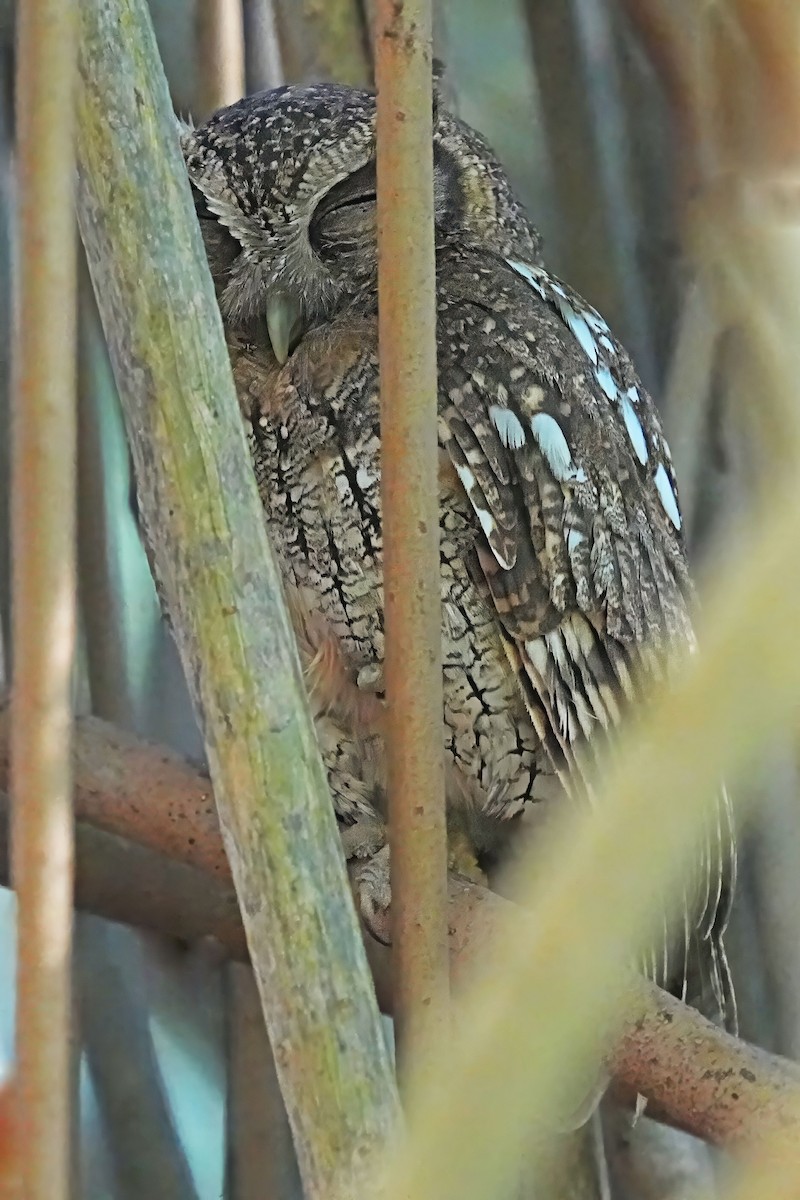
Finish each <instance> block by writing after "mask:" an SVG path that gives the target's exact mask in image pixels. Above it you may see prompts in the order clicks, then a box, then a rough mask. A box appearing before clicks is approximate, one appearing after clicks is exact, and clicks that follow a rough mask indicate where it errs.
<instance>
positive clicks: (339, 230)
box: [309, 163, 375, 255]
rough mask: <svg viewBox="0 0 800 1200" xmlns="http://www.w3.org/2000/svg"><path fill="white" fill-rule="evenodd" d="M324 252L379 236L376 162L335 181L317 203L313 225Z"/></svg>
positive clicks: (312, 231) (317, 246)
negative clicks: (376, 217)
mask: <svg viewBox="0 0 800 1200" xmlns="http://www.w3.org/2000/svg"><path fill="white" fill-rule="evenodd" d="M309 234H310V237H311V244H312V246H313V247H314V249H315V250H316V251H317V252H318V253H321V254H323V255H324V254H325V252H326V251H336V250H343V249H346V248H348V247H351V246H357V245H360V244H362V243H363V242H364V241H365V240H366V239H369V238H374V236H375V164H374V163H367V165H366V166H365V167H362V168H361V169H360V170H358V171H355V172H354V173H353V174H352V175H348V177H347V178H346V179H343V180H341V181H340V182H339V183H337V184H335V185H334V186H333V187H332V188H331V189H330V191H329V192H328V193H327V194H326V195H325V196H323V198H322V200H321V201H320V202H319V204H318V205H317V208H316V211H315V213H314V216H313V218H312V221H311V226H310V229H309Z"/></svg>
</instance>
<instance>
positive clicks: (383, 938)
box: [355, 846, 392, 946]
mask: <svg viewBox="0 0 800 1200" xmlns="http://www.w3.org/2000/svg"><path fill="white" fill-rule="evenodd" d="M355 887H356V895H357V897H358V907H359V910H360V912H361V916H362V918H363V920H364V924H365V925H366V927H367V929H368V930H369V931H370V933H371V934H372V936H373V937H374V938H375V939H376V940H377V941H379V942H382V943H383V944H384V946H389V945H391V936H390V934H389V922H388V911H389V908H390V906H391V903H392V889H391V884H390V882H389V847H388V846H384V847H383V849H382V850H379V851H378V853H377V854H374V855H373V856H372V858H370V859H368V860H367V861H366V862H365V863H364V864H363V865H362V866H359V867H358V869H357V870H356V872H355Z"/></svg>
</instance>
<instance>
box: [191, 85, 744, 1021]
mask: <svg viewBox="0 0 800 1200" xmlns="http://www.w3.org/2000/svg"><path fill="white" fill-rule="evenodd" d="M183 143H184V152H185V155H186V160H187V165H188V168H189V174H190V178H191V180H192V183H193V185H194V189H195V195H196V201H197V209H198V215H199V217H200V220H201V226H202V228H203V232H204V237H205V241H206V246H207V249H208V253H209V261H210V263H211V267H212V273H213V275H214V279H215V283H216V286H217V291H218V295H219V297H220V305H221V308H222V312H223V316H224V318H225V323H226V330H227V335H228V342H229V347H230V351H231V358H232V362H233V367H234V375H235V379H236V384H237V390H238V394H239V398H240V403H241V407H242V412H243V416H244V418H245V420H246V421H247V422H248V425H249V436H250V443H251V449H252V453H253V462H254V466H255V471H256V477H257V480H258V485H259V489H260V492H261V496H262V499H263V502H264V508H265V512H266V517H267V522H268V527H269V531H270V534H271V537H272V541H273V544H274V546H275V550H276V552H277V555H278V558H279V560H280V563H281V567H282V570H283V576H284V580H285V584H286V590H287V597H288V600H289V604H290V608H291V611H292V614H293V619H294V624H295V629H296V632H297V635H298V643H299V646H300V650H301V655H302V657H303V661H304V664H305V667H306V673H307V678H308V682H309V691H310V695H311V699H312V704H313V706H314V712H315V717H316V721H317V730H318V734H319V739H320V746H321V749H322V754H323V758H324V761H325V764H326V767H327V770H328V774H329V779H330V783H331V791H332V794H333V798H334V803H335V805H336V810H337V813H338V815H339V817H340V819H341V821H342V822H343V824H344V825H345V826H347V828H348V833H347V834H346V838H345V844H346V846H347V848H348V850H349V852H351V853H356V854H372V853H373V852H374V851H375V850H376V849H378V848H379V847H380V846H381V845H382V842H383V840H384V829H383V824H382V813H383V803H384V784H385V780H384V764H383V753H382V720H383V700H382V676H381V666H382V662H383V614H382V595H381V585H382V572H381V561H382V546H381V519H380V477H379V459H380V441H379V405H378V360H377V321H376V318H377V283H376V274H377V271H376V251H375V195H374V194H375V166H374V101H373V98H372V97H371V96H368V95H366V94H365V93H358V92H353V91H351V90H348V89H344V88H333V87H317V88H307V89H293V88H287V89H279V90H277V91H276V92H272V93H264V94H262V95H260V96H257V97H253V98H251V99H248V100H245V101H242V102H241V103H239V104H237V105H234V106H233V107H232V108H230V109H227V110H224V111H223V112H221V113H220V114H217V116H215V117H213V118H212V119H211V121H210V122H208V123H207V124H206V125H205V126H203V127H201V128H200V129H198V130H192V131H186V132H185V134H184V137H183ZM434 149H435V209H436V249H437V282H438V317H437V340H438V360H439V414H440V419H439V431H440V461H441V470H440V481H441V579H442V606H443V608H442V612H443V617H442V636H443V653H444V689H445V711H444V729H443V752H444V755H445V761H446V770H447V793H448V803H449V809H450V814H451V818H452V821H453V824H454V826H455V827H457V829H458V831H459V835H460V834H463V833H464V832H465V831H466V833H467V834H468V837H469V841H470V843H471V845H472V846H473V847H474V849H475V851H476V852H477V853H478V854H479V855H482V854H483V855H485V854H493V853H495V852H497V851H498V850H499V849H500V848H501V847H502V845H503V843H504V842H505V840H506V839H507V837H508V834H509V831H510V830H511V829H512V828H513V827H514V825H515V818H516V817H518V816H519V815H520V814H521V813H522V812H523V810H524V809H526V807H527V806H528V805H529V803H530V802H531V801H533V800H536V799H538V798H541V797H542V796H544V795H547V794H550V795H553V792H554V784H555V779H554V777H555V776H557V777H558V780H559V781H560V785H561V786H562V787H564V788H565V789H566V791H567V794H568V795H570V796H572V797H573V798H574V797H579V796H581V797H585V796H586V795H587V794H588V793H589V792H590V785H589V783H588V782H587V774H588V773H587V772H586V770H585V766H586V755H587V753H588V752H589V751H591V750H596V749H597V748H598V747H599V746H600V745H601V744H602V743H603V742H607V741H608V738H609V735H611V734H612V733H613V730H614V729H615V728H616V727H617V725H618V722H619V720H620V718H621V717H622V715H623V712H624V710H625V708H626V707H627V706H629V705H631V704H635V703H636V701H637V698H638V696H639V694H640V692H639V689H640V685H641V681H642V680H643V679H646V678H648V677H652V676H654V675H655V676H660V675H662V674H663V673H664V671H665V670H666V669H667V659H666V656H667V651H668V649H669V647H670V645H671V644H672V643H674V642H679V643H684V644H685V643H687V642H688V643H690V644H691V643H692V639H693V634H692V628H691V621H690V617H689V612H688V604H689V600H690V583H689V579H688V574H687V569H686V562H685V557H684V552H683V547H682V543H681V533H680V513H679V508H678V501H677V491H676V485H675V478H674V473H673V470H672V465H671V460H670V456H669V450H668V448H667V445H666V442H665V441H664V438H663V434H662V432H661V427H660V424H659V421H658V417H657V414H656V411H655V408H654V406H653V405H652V402H651V401H650V398H649V397H648V395H647V394H646V392H645V391H644V389H643V387H642V385H641V383H640V381H639V379H638V378H637V376H636V374H635V371H634V369H633V367H632V365H631V363H630V360H629V359H628V356H627V355H626V353H625V351H624V350H623V349H622V347H621V346H620V345H619V343H618V342H617V341H616V340H615V339H614V337H613V335H612V334H611V332H610V330H609V329H608V326H607V325H606V323H605V322H604V321H603V319H602V318H601V317H600V316H599V315H598V314H597V313H595V312H594V310H592V309H591V308H590V306H588V305H587V304H586V303H585V302H584V301H583V300H581V299H580V297H578V296H577V295H575V294H574V293H573V292H572V291H571V290H570V289H569V288H568V287H566V285H564V284H562V283H560V282H559V281H558V280H556V279H555V278H554V277H552V276H551V275H550V274H549V273H548V272H547V271H546V270H545V268H544V267H543V266H542V263H541V258H540V244H539V238H538V235H537V233H536V231H535V230H534V229H533V227H532V226H531V225H530V223H529V222H528V220H527V217H526V216H525V214H524V212H523V210H522V208H521V207H520V205H519V204H518V203H517V201H516V200H515V199H514V197H513V194H512V192H511V190H510V188H509V185H508V183H507V181H506V179H505V176H504V175H503V173H502V171H501V169H500V168H499V166H498V165H497V163H496V162H495V161H494V159H493V157H492V156H491V153H490V152H489V150H488V148H487V147H486V146H485V144H484V143H483V142H482V140H481V139H480V138H479V137H478V136H477V135H476V134H475V133H474V132H473V131H472V130H469V129H468V128H467V127H466V126H464V125H462V124H461V123H459V122H457V121H456V120H455V119H454V118H452V117H451V116H450V115H449V114H446V113H444V112H442V111H439V112H437V114H436V119H435V134H434ZM273 347H274V348H275V352H274V353H273ZM643 803H646V797H643ZM733 861H734V855H733V838H732V833H731V826H730V821H729V816H728V810H727V804H726V802H725V798H724V794H723V795H722V796H721V799H720V804H719V806H718V820H717V822H716V824H715V826H714V828H713V829H709V836H708V838H707V845H706V850H705V854H704V856H703V861H702V863H701V864H700V865H699V869H698V872H697V877H698V880H699V884H698V887H697V889H696V892H692V893H691V894H689V895H687V898H686V905H685V921H684V923H683V926H682V927H680V928H678V929H677V930H676V929H671V930H670V931H669V934H666V933H665V937H664V939H663V943H664V944H663V947H662V946H660V945H659V949H658V951H657V953H654V955H653V961H652V962H651V963H650V964H649V970H650V973H652V974H653V975H654V977H656V978H658V979H661V980H663V981H664V982H667V983H670V984H671V985H672V986H673V987H676V988H678V989H683V988H684V986H685V985H686V981H687V980H688V981H689V982H688V987H689V989H690V998H692V999H693V1000H694V1002H696V1003H698V1004H700V1005H702V1007H704V1008H705V1009H706V1010H707V1011H709V1012H711V1013H712V1014H713V1013H714V1012H715V1010H719V1011H720V1012H721V1013H722V1015H723V1016H724V1017H725V1018H726V1019H727V1021H728V1023H729V1024H732V1023H733V1022H734V1019H735V1018H734V1010H733V999H732V992H731V988H730V980H729V977H728V972H727V965H726V963H725V959H724V952H723V949H722V932H723V930H724V925H725V921H726V919H727V910H728V900H729V894H730V887H731V882H732V874H733ZM374 879H375V876H374V875H373V877H372V882H373V883H374ZM366 882H369V881H366ZM365 890H366V893H367V894H369V888H368V887H367V888H366V889H365ZM381 898H383V899H385V892H383V893H381V895H379V896H378V900H380V899H381ZM372 900H373V901H374V900H375V896H374V895H373V896H372Z"/></svg>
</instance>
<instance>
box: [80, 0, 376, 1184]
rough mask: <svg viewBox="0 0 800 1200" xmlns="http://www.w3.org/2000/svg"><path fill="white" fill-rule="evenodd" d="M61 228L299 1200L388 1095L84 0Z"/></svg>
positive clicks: (288, 701)
mask: <svg viewBox="0 0 800 1200" xmlns="http://www.w3.org/2000/svg"><path fill="white" fill-rule="evenodd" d="M80 12H81V30H80V33H81V37H80V60H79V65H80V86H79V88H78V161H79V184H78V215H79V223H80V227H81V233H82V236H83V240H84V245H85V247H86V254H87V261H88V263H89V268H90V273H91V276H92V282H93V285H94V288H95V292H96V295H97V301H98V308H99V310H100V315H101V318H102V322H103V327H104V330H105V333H106V338H107V341H108V345H109V351H110V355H111V361H112V365H113V368H114V373H115V376H116V380H117V385H118V388H119V392H120V397H121V400H122V404H123V411H124V416H125V422H126V427H127V431H128V440H129V444H130V447H131V451H132V456H133V460H134V467H135V474H136V482H137V488H138V495H139V507H140V513H141V516H142V520H143V524H144V527H145V531H146V534H147V537H148V540H149V543H150V547H151V555H152V561H153V565H154V571H155V575H156V578H157V580H158V582H159V584H160V586H161V589H162V593H163V598H164V601H165V604H166V607H167V609H168V611H169V614H170V617H171V619H172V624H173V627H174V630H175V635H176V642H177V645H178V649H179V652H180V655H181V660H182V663H183V667H184V671H185V674H186V678H187V680H188V682H189V686H190V689H191V691H192V694H193V699H194V703H195V708H196V711H197V715H198V719H199V722H200V725H201V728H202V732H203V737H204V742H205V745H206V751H207V754H208V759H209V764H210V771H211V776H212V779H213V781H214V794H215V798H216V803H217V809H218V812H219V815H220V827H221V830H222V835H223V840H224V843H225V848H226V851H227V855H228V860H229V862H230V864H231V868H232V875H233V879H234V882H235V886H236V891H237V894H238V896H239V901H240V907H241V911H242V914H243V921H244V926H245V930H246V933H247V941H248V945H249V948H250V953H251V957H252V960H253V967H254V970H255V973H256V977H257V979H258V984H259V991H260V994H261V1002H262V1005H263V1008H264V1012H265V1018H266V1023H267V1026H268V1029H269V1033H270V1039H271V1042H272V1045H273V1047H274V1048H275V1055H276V1063H277V1067H278V1073H279V1076H280V1080H281V1086H282V1090H283V1095H284V1098H285V1100H286V1106H287V1110H288V1113H289V1118H290V1121H291V1123H292V1130H293V1134H294V1138H295V1143H296V1147H297V1156H298V1162H299V1165H300V1170H301V1174H302V1176H303V1183H304V1186H305V1190H306V1193H307V1195H308V1196H309V1197H310V1200H314V1198H316V1197H320V1196H323V1195H324V1196H326V1197H328V1196H331V1195H332V1194H334V1193H335V1192H336V1191H337V1190H338V1189H340V1188H341V1189H345V1188H346V1187H347V1186H348V1185H349V1184H350V1182H351V1177H352V1174H353V1172H356V1171H358V1170H360V1169H362V1168H363V1166H364V1164H365V1162H366V1160H368V1159H369V1158H370V1157H371V1155H372V1153H373V1152H374V1150H375V1149H376V1148H377V1147H378V1146H380V1145H382V1144H383V1143H384V1141H385V1140H386V1138H387V1136H388V1135H389V1133H390V1132H391V1130H392V1129H393V1127H394V1123H395V1118H396V1114H397V1099H396V1089H395V1082H394V1077H393V1072H392V1068H391V1063H390V1060H389V1055H388V1052H387V1048H386V1044H385V1041H384V1037H383V1031H382V1029H381V1025H380V1019H379V1014H378V1011H377V1007H376V1004H375V998H374V992H373V988H372V982H371V979H370V976H369V971H368V966H367V962H366V957H365V955H364V949H363V945H362V941H361V937H360V932H359V928H358V924H357V920H356V916H355V912H354V910H353V905H352V903H351V902H350V897H349V895H348V888H347V877H346V873H345V871H344V865H343V862H342V856H341V853H340V851H339V848H338V839H337V833H336V823H335V820H334V815H333V809H332V806H331V803H330V797H329V793H328V787H327V782H326V779H325V774H324V771H323V767H322V763H321V761H320V757H319V750H318V747H317V742H316V737H315V734H314V729H313V726H312V723H311V718H310V715H309V712H308V706H307V703H306V698H305V690H304V687H303V681H302V677H301V672H300V665H299V661H298V658H297V651H296V647H295V644H294V637H293V633H292V630H291V626H290V623H289V619H288V616H287V614H286V610H285V605H284V602H283V597H282V591H281V584H280V577H279V575H278V571H277V567H276V565H275V561H274V558H273V556H272V553H271V549H270V546H269V543H268V541H267V537H266V532H265V529H264V523H263V513H262V510H261V506H260V502H259V498H258V494H257V489H256V483H255V479H254V476H253V473H252V470H251V467H250V462H249V456H248V452H247V446H246V443H245V437H244V430H243V428H242V422H241V417H240V413H239V409H238V405H237V402H236V396H235V392H234V388H233V381H232V378H231V371H230V364H229V360H228V355H227V350H226V348H225V342H224V338H223V332H222V324H221V320H220V315H219V310H218V308H217V303H216V298H215V295H214V289H213V285H212V282H211V276H210V273H209V271H208V267H207V265H206V260H205V254H204V250H203V245H202V241H201V237H200V232H199V229H198V226H197V221H196V218H195V214H194V206H193V203H192V198H191V193H190V189H189V183H188V180H187V177H186V171H185V167H184V163H183V160H182V157H181V153H180V147H179V145H178V136H177V130H176V128H175V123H174V120H173V116H172V111H171V107H170V102H169V95H168V92H167V86H166V80H165V79H164V75H163V71H162V70H161V66H160V63H159V59H158V51H157V49H156V44H155V39H154V37H153V31H152V27H151V24H150V19H149V15H148V13H147V8H146V5H145V4H144V0H82V3H81V5H80Z"/></svg>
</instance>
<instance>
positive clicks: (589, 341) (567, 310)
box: [556, 296, 597, 365]
mask: <svg viewBox="0 0 800 1200" xmlns="http://www.w3.org/2000/svg"><path fill="white" fill-rule="evenodd" d="M556 304H557V305H558V311H559V312H560V313H561V316H562V317H563V318H564V320H565V322H566V323H567V325H568V326H569V327H570V329H571V330H572V332H573V333H574V334H575V337H576V338H577V339H578V341H579V342H580V344H581V346H582V348H583V350H584V351H585V353H586V354H588V355H589V358H590V359H591V360H592V362H593V363H595V365H596V364H597V342H596V341H595V340H594V334H593V333H592V331H591V329H590V328H589V326H588V325H587V324H586V321H585V319H584V317H583V316H582V315H581V314H580V313H578V312H576V311H575V309H574V308H573V307H572V305H571V304H570V302H569V300H566V299H562V298H561V297H560V296H559V298H558V299H557V300H556Z"/></svg>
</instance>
